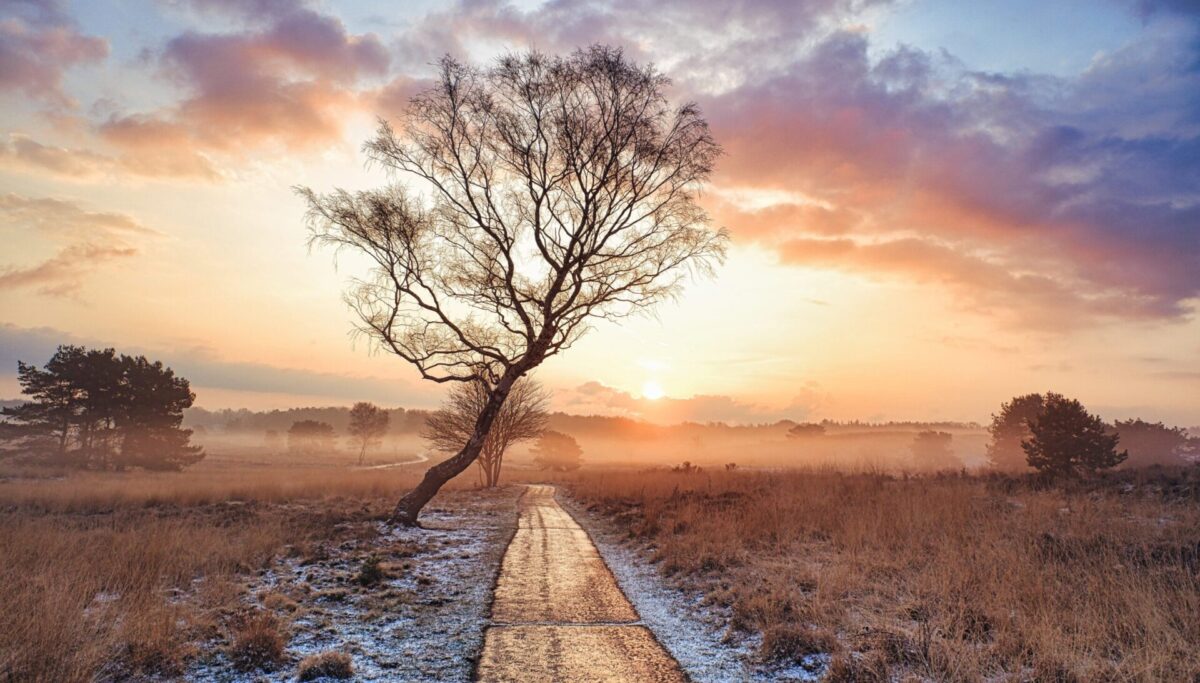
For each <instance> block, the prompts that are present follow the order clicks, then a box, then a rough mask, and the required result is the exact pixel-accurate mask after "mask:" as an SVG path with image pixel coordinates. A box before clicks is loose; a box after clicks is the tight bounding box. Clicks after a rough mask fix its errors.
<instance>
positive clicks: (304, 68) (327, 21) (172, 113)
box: [100, 2, 390, 159]
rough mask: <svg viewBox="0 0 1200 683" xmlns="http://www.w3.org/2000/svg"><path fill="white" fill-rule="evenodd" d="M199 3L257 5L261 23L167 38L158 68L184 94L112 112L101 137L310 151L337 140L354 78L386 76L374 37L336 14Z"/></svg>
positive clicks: (233, 149) (353, 97)
mask: <svg viewBox="0 0 1200 683" xmlns="http://www.w3.org/2000/svg"><path fill="white" fill-rule="evenodd" d="M207 4H208V5H214V6H215V5H217V4H219V5H221V6H222V7H225V8H229V7H233V6H235V5H236V6H245V7H247V8H249V9H250V10H253V11H261V12H265V13H266V14H265V16H264V17H263V18H264V20H266V21H267V25H266V26H265V27H264V28H261V29H251V30H244V31H238V32H232V33H184V34H182V35H179V36H177V37H175V38H173V39H172V40H170V41H169V42H168V43H167V44H166V46H165V47H164V49H163V50H162V52H161V54H160V55H159V61H160V64H161V67H162V70H163V73H164V74H165V75H167V76H168V77H170V78H171V79H173V80H175V81H177V82H178V83H180V84H181V85H183V86H184V87H185V88H187V89H188V90H189V91H190V93H191V94H190V95H189V96H187V97H186V98H184V99H183V100H182V101H180V102H179V103H178V104H177V105H175V106H172V107H169V108H167V109H164V110H160V111H154V112H147V113H141V114H124V115H116V116H113V117H111V118H110V119H109V120H108V121H107V122H105V123H104V124H103V125H101V127H100V132H101V134H102V135H103V137H104V138H105V139H106V140H107V141H109V142H111V143H112V144H115V145H118V146H120V147H122V148H124V149H128V150H133V151H136V152H138V153H139V154H142V153H145V152H146V151H148V150H162V149H164V148H170V149H174V150H178V151H179V152H180V153H182V154H184V155H188V154H191V155H196V154H199V153H201V152H203V151H206V150H213V151H218V152H222V153H226V154H232V155H235V156H236V155H240V154H244V153H246V152H248V151H249V150H251V149H258V148H261V147H264V146H278V147H281V148H288V149H291V150H295V149H312V148H315V147H318V146H324V145H327V144H330V143H332V142H337V141H340V140H341V130H342V120H343V118H344V116H345V114H346V113H347V112H349V111H352V110H354V109H356V108H357V107H358V106H359V93H358V90H357V88H356V87H355V86H356V84H357V83H358V82H359V81H360V80H362V79H364V78H368V77H382V76H385V75H386V74H387V68H388V64H389V61H390V58H389V55H388V53H387V51H386V50H385V49H384V47H383V45H382V43H380V41H379V39H378V38H377V37H376V36H375V35H373V34H366V35H351V34H350V33H348V32H347V31H346V28H345V26H344V25H343V24H342V23H341V22H340V21H339V20H337V19H336V18H333V17H329V16H326V15H322V14H318V13H316V12H314V11H311V10H308V9H305V8H300V7H294V6H292V4H291V3H232V2H223V3H207ZM268 10H269V11H268ZM193 159H194V156H193Z"/></svg>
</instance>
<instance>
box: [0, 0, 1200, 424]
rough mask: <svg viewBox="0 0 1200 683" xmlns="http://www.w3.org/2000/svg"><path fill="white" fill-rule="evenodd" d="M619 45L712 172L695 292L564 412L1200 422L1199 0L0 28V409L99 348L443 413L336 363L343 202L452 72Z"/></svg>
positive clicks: (74, 6)
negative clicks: (708, 255) (1020, 405)
mask: <svg viewBox="0 0 1200 683" xmlns="http://www.w3.org/2000/svg"><path fill="white" fill-rule="evenodd" d="M594 43H603V44H609V45H615V46H619V47H621V48H623V49H624V50H625V53H626V55H627V56H629V57H630V58H631V59H634V60H635V61H638V62H640V63H647V62H649V63H653V64H655V65H656V66H657V68H659V69H660V70H661V71H662V72H664V73H665V74H666V75H668V76H669V77H670V78H671V79H672V85H671V90H670V96H671V97H672V98H673V99H675V100H678V101H684V100H693V101H695V102H697V103H698V104H699V106H700V107H701V109H702V111H703V112H704V115H705V116H706V118H707V119H708V121H709V123H710V125H711V127H712V131H713V134H714V136H715V137H716V139H717V141H718V142H720V143H721V145H722V146H723V148H724V155H723V156H722V157H721V158H720V160H719V161H718V164H717V169H716V172H715V173H714V175H713V178H712V183H711V185H710V186H709V187H708V188H707V189H706V190H705V192H704V195H703V198H702V203H703V205H704V207H705V208H706V209H707V210H708V212H709V213H710V214H711V216H712V217H713V219H714V223H715V224H716V225H718V226H721V227H725V228H727V229H728V230H729V233H730V235H731V240H732V241H731V247H730V253H729V258H728V260H727V261H726V263H725V264H724V266H722V267H721V268H720V269H719V271H718V273H717V275H716V277H714V278H712V279H705V280H700V281H696V282H693V283H691V284H689V286H688V288H687V289H686V291H685V292H684V294H683V296H681V297H680V298H679V300H678V301H674V302H669V303H666V304H664V305H661V306H659V307H658V308H657V309H656V310H655V311H654V312H653V314H651V315H646V316H642V317H638V318H635V319H632V320H624V321H621V322H620V324H616V323H609V322H598V323H596V324H595V325H594V327H593V329H592V330H591V331H590V332H589V334H588V335H587V336H586V337H585V338H584V340H583V341H581V342H580V343H578V344H577V345H576V346H575V347H574V348H572V349H571V350H570V351H568V352H567V353H565V354H564V355H562V356H560V357H556V358H553V359H551V360H549V361H548V362H547V363H546V364H545V365H544V366H543V367H542V368H541V369H539V371H538V373H537V376H538V378H539V379H540V380H541V381H542V382H543V383H544V384H545V385H546V386H547V387H548V388H550V389H551V390H552V391H553V396H554V398H553V405H554V407H555V408H558V409H561V410H566V411H569V412H575V413H582V414H591V413H595V414H613V415H630V416H635V417H642V418H645V419H651V420H655V421H659V422H673V421H678V420H696V421H702V422H705V421H718V420H720V421H727V422H763V421H773V420H778V419H783V418H790V419H794V420H815V419H824V418H828V419H839V420H845V419H862V420H873V421H880V420H975V421H986V420H987V419H988V416H989V415H990V414H991V413H992V412H995V411H996V410H997V409H998V406H999V404H1000V403H1001V402H1002V401H1004V400H1006V399H1008V398H1010V397H1012V396H1014V395H1018V394H1023V393H1029V392H1041V391H1048V390H1049V391H1057V392H1061V393H1065V394H1068V395H1071V396H1074V397H1077V398H1079V399H1080V400H1081V401H1083V403H1084V404H1085V405H1086V406H1088V407H1089V408H1090V409H1091V410H1093V412H1097V413H1099V414H1100V415H1101V416H1102V417H1104V418H1105V419H1108V420H1112V419H1124V418H1130V417H1144V418H1147V419H1151V420H1163V421H1166V422H1168V423H1171V424H1181V425H1197V424H1200V322H1198V321H1197V317H1196V308H1197V304H1198V302H1200V7H1198V6H1197V5H1196V3H1194V2H1188V1H1186V0H1092V1H1082V0H1080V1H1075V0H1067V1H1062V2H1034V1H1031V0H980V1H978V2H972V3H963V2H955V1H952V0H928V1H921V0H894V1H887V0H812V1H809V2H793V1H791V0H765V1H762V2H751V1H749V0H742V1H733V2H728V1H725V0H550V1H548V2H537V1H533V0H530V1H522V2H506V1H503V0H463V1H462V2H458V3H454V2H448V3H443V2H432V1H429V2H408V3H394V2H385V1H384V0H374V1H368V0H363V1H361V2H334V1H333V0H324V1H319V0H313V1H311V2H309V1H305V0H89V1H86V2H85V1H82V0H81V1H79V2H69V1H67V0H61V1H55V0H0V244H2V245H3V248H0V397H9V398H11V397H16V396H17V395H18V393H19V386H18V385H17V383H16V380H15V369H16V361H17V360H18V359H20V360H25V361H34V362H38V363H41V362H44V361H45V360H46V359H47V358H48V357H49V355H50V354H51V353H53V349H54V347H55V346H56V345H57V344H60V343H77V344H85V345H89V346H114V347H116V348H117V349H118V350H120V351H123V352H131V353H144V354H147V355H149V356H151V357H153V358H158V359H162V360H164V361H165V362H167V363H168V364H169V365H172V366H173V367H175V369H176V370H177V371H178V372H179V373H180V374H182V375H183V376H185V377H187V378H189V379H190V380H191V382H192V384H193V387H194V389H195V391H196V393H197V405H200V406H204V407H208V408H224V407H249V408H254V409H263V408H274V407H288V406H298V405H341V404H348V403H350V402H353V401H355V400H372V401H376V402H378V403H381V404H386V405H401V406H409V407H432V406H435V405H436V404H437V403H438V401H439V400H440V398H441V395H442V391H443V388H442V387H438V386H434V385H432V384H430V383H423V382H421V381H420V380H419V378H418V375H417V373H416V371H415V370H413V369H411V368H410V367H408V366H406V365H405V364H404V363H403V362H402V361H400V360H399V359H397V358H395V357H393V356H389V355H386V354H382V353H379V352H377V351H376V350H374V349H372V348H371V345H370V344H368V343H367V342H366V341H365V340H363V339H361V338H354V337H353V336H352V335H351V334H350V332H351V330H352V318H351V314H350V312H349V311H348V310H347V308H346V306H345V304H344V303H343V300H342V292H343V290H344V288H345V286H346V284H347V282H348V281H349V280H350V278H351V277H353V276H354V275H355V274H356V273H358V272H359V271H358V270H357V268H356V265H357V264H356V263H355V261H354V260H353V259H352V258H351V259H339V260H336V261H335V259H334V258H333V255H332V254H330V253H328V252H325V251H321V250H310V249H309V247H308V246H307V243H306V239H307V233H306V229H305V227H304V221H303V214H304V210H305V205H304V203H303V201H302V200H301V199H300V198H299V197H298V196H297V195H296V194H295V192H294V191H293V189H292V188H293V187H294V186H297V185H302V186H309V187H313V188H315V189H318V190H328V189H332V188H334V187H343V188H347V189H351V190H355V189H366V188H371V187H376V186H380V185H383V184H385V183H386V182H387V180H388V179H387V177H386V176H385V175H384V174H383V173H382V172H381V171H380V170H379V169H378V168H370V167H368V166H367V165H366V164H365V163H364V162H365V159H364V157H363V155H362V152H361V145H362V143H363V142H364V141H365V140H367V139H368V138H369V137H370V135H371V133H372V130H373V128H374V125H375V123H374V122H375V120H376V119H377V118H378V117H383V118H394V117H396V116H397V115H398V114H399V113H401V112H402V111H403V109H404V106H405V103H406V102H407V99H408V97H410V96H411V95H412V94H413V93H415V92H418V91H419V90H420V89H421V88H423V87H426V84H427V82H428V81H427V79H428V78H429V76H430V74H431V73H432V68H431V65H432V64H433V63H434V62H435V61H436V60H437V59H438V58H439V57H441V56H442V55H445V54H450V55H453V56H455V57H457V58H460V59H464V60H469V61H474V62H477V63H486V62H488V61H489V60H492V59H494V58H495V57H496V56H498V55H500V54H502V53H504V52H505V51H509V50H521V49H527V48H530V47H533V48H537V49H539V50H543V51H547V52H552V53H568V52H570V51H572V50H574V49H576V48H579V47H583V46H587V45H590V44H594Z"/></svg>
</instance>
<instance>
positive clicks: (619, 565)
mask: <svg viewBox="0 0 1200 683" xmlns="http://www.w3.org/2000/svg"><path fill="white" fill-rule="evenodd" d="M562 502H563V505H564V506H565V507H566V508H567V509H568V510H570V511H571V513H572V515H573V516H574V517H575V521H577V522H578V523H579V524H580V525H581V526H583V528H584V529H586V530H587V532H588V533H589V534H591V537H592V540H593V541H594V542H595V544H596V548H597V549H598V550H599V551H600V555H601V556H602V557H603V558H604V561H605V563H607V564H608V567H609V569H611V570H612V573H613V575H614V576H616V578H617V583H618V584H620V586H621V589H622V590H623V591H625V595H626V596H627V597H628V598H629V599H630V601H632V602H633V606H634V608H635V609H637V612H638V614H639V615H641V617H642V621H644V622H645V623H646V625H647V626H649V627H650V630H651V631H653V632H654V635H655V636H656V637H657V638H658V640H659V642H660V643H662V644H663V646H664V647H666V648H667V651H669V652H670V653H671V655H672V656H674V657H675V659H676V661H678V662H679V664H680V666H682V667H683V669H684V671H686V672H687V674H688V676H690V677H691V679H692V680H693V681H696V683H741V682H743V681H755V680H758V679H756V678H755V676H754V673H753V671H752V670H751V669H750V667H748V666H747V665H746V664H744V663H743V661H744V659H743V658H744V657H745V656H746V654H747V652H748V649H749V648H747V647H736V646H733V645H729V644H726V643H724V642H722V640H723V637H724V633H725V630H726V628H725V624H726V623H727V619H725V618H723V616H722V615H720V614H718V613H716V612H715V611H714V610H712V609H710V608H708V607H705V606H704V605H701V604H700V597H699V596H697V595H688V594H686V593H684V592H682V591H680V590H677V589H675V588H672V587H669V586H667V585H666V584H665V583H664V582H663V580H662V579H661V578H660V577H659V575H658V572H657V571H656V570H655V568H654V567H653V566H652V565H650V564H648V563H647V562H646V561H645V560H644V559H642V558H641V557H639V556H638V553H637V551H636V550H635V549H634V548H632V547H631V546H629V545H627V544H624V543H622V542H621V538H622V536H623V533H622V530H621V529H619V528H616V526H615V525H613V524H611V523H610V522H608V520H605V519H602V518H598V517H597V516H595V515H593V514H592V513H590V512H588V511H587V509H585V508H584V507H583V506H582V505H581V504H579V503H578V502H577V501H575V500H572V499H570V498H568V497H567V496H566V494H565V493H564V494H563V495H562Z"/></svg>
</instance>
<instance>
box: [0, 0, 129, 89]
mask: <svg viewBox="0 0 1200 683" xmlns="http://www.w3.org/2000/svg"><path fill="white" fill-rule="evenodd" d="M106 56H108V43H107V41H105V40H103V39H101V38H97V37H95V36H87V35H84V34H82V33H80V31H79V29H78V27H77V26H76V25H75V23H74V22H73V21H72V20H71V19H70V17H68V16H67V14H66V13H65V11H64V10H63V8H62V5H61V3H59V2H57V1H56V0H13V1H11V2H7V3H5V7H4V13H3V14H0V90H7V91H18V92H21V93H23V94H25V95H26V96H28V97H30V98H33V99H35V100H39V101H41V102H44V103H46V104H49V105H52V106H54V107H58V108H67V109H70V108H74V107H75V106H76V103H75V101H74V100H73V99H72V98H71V97H69V96H68V95H67V93H66V92H65V91H64V90H63V87H62V79H63V74H64V73H65V72H66V71H67V70H68V69H70V68H71V67H73V66H76V65H79V64H87V63H91V62H98V61H101V60H103V59H104V58H105V57H106Z"/></svg>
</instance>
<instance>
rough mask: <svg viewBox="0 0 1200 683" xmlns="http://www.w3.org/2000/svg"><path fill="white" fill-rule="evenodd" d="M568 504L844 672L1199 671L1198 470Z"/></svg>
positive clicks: (1087, 677) (662, 473)
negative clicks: (1068, 480) (1048, 481)
mask: <svg viewBox="0 0 1200 683" xmlns="http://www.w3.org/2000/svg"><path fill="white" fill-rule="evenodd" d="M570 487H571V490H572V492H573V494H574V496H575V497H576V498H577V499H579V500H581V501H583V502H584V504H586V505H588V506H590V508H591V509H592V510H593V511H595V512H599V513H601V514H603V515H605V516H606V517H608V518H609V520H610V522H611V523H613V524H616V525H619V526H620V527H621V528H624V529H625V530H627V535H628V537H629V539H630V542H631V543H635V544H638V545H639V546H640V547H641V548H643V549H644V551H645V553H646V555H647V556H648V557H649V558H650V560H651V561H652V562H655V563H656V564H657V566H658V568H659V570H660V572H661V573H662V574H663V575H665V576H666V577H668V579H669V580H670V581H672V582H673V583H675V584H677V585H678V586H680V587H682V588H684V589H686V590H689V591H697V592H699V593H700V594H702V595H703V596H704V600H706V601H708V603H709V604H711V605H715V606H720V607H721V608H724V609H728V611H729V613H730V614H732V620H731V623H730V626H729V627H730V629H736V630H740V631H744V632H748V633H750V634H753V635H754V636H757V637H760V638H761V646H760V648H759V652H758V656H759V657H761V658H763V659H772V660H796V659H799V658H800V657H803V656H804V655H807V654H813V653H829V654H830V655H831V658H830V664H829V666H828V669H827V671H826V674H825V676H826V680H830V681H887V680H907V679H909V678H910V677H911V678H912V680H938V681H1035V680H1036V681H1064V682H1065V681H1192V680H1198V679H1200V657H1197V655H1196V653H1197V652H1200V620H1198V619H1197V618H1196V615H1197V614H1200V471H1198V470H1197V469H1196V468H1192V470H1191V471H1172V472H1161V471H1160V472H1149V473H1125V474H1122V475H1119V476H1114V477H1113V478H1109V479H1105V480H1101V481H1096V482H1090V483H1087V484H1077V485H1073V486H1066V487H1062V486H1045V485H1042V484H1040V483H1039V482H1037V481H1036V480H1033V479H1017V478H1003V477H995V478H988V477H968V476H938V477H925V478H905V477H892V476H884V475H878V474H845V473H837V472H833V471H810V472H797V471H794V472H773V473H766V472H762V473H755V472H737V471H734V472H724V471H712V472H710V471H703V472H699V473H690V474H682V473H678V472H670V471H667V470H653V471H641V472H630V471H609V472H592V473H584V474H581V475H580V476H578V478H577V479H576V480H575V481H574V482H572V483H571V484H570Z"/></svg>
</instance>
